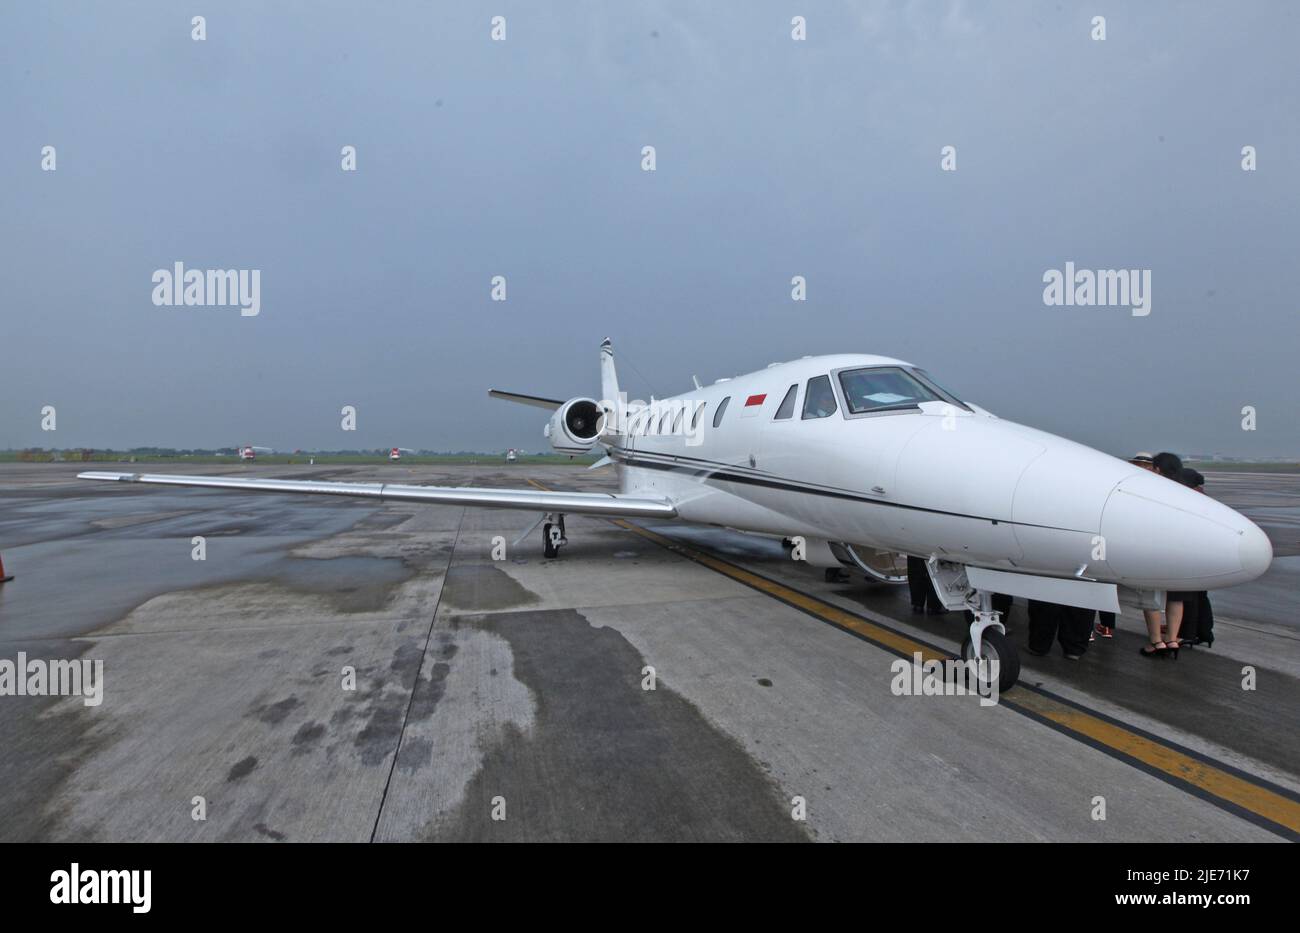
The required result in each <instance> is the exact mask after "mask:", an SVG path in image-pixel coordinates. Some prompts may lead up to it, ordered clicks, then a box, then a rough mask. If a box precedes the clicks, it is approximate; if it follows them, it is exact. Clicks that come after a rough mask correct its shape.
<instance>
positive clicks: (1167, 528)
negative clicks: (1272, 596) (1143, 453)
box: [1101, 474, 1273, 591]
mask: <svg viewBox="0 0 1300 933" xmlns="http://www.w3.org/2000/svg"><path fill="white" fill-rule="evenodd" d="M1101 531H1102V537H1103V538H1105V539H1106V549H1107V563H1108V564H1109V565H1110V567H1111V568H1112V569H1113V570H1115V571H1116V572H1117V573H1118V574H1119V575H1120V576H1121V577H1123V578H1124V579H1123V581H1122V582H1124V583H1126V584H1127V585H1129V586H1133V587H1137V588H1140V589H1157V590H1193V591H1195V590H1206V589H1215V588H1218V587H1223V586H1234V585H1236V584H1238V583H1245V582H1247V581H1249V580H1253V579H1255V578H1256V577H1258V576H1259V575H1260V574H1262V573H1263V572H1264V571H1265V570H1266V569H1268V566H1269V563H1270V562H1271V561H1272V559H1273V547H1272V545H1271V544H1270V543H1269V541H1268V538H1267V537H1266V536H1265V535H1264V532H1262V531H1261V530H1260V529H1259V528H1258V527H1257V526H1256V525H1255V524H1254V523H1253V522H1251V521H1249V520H1248V519H1247V518H1245V517H1244V516H1242V515H1240V514H1239V513H1237V512H1234V511H1233V510H1232V509H1230V508H1228V507H1227V506H1225V505H1223V504H1222V503H1219V502H1216V501H1215V500H1214V499H1211V498H1210V497H1209V496H1205V495H1202V494H1201V493H1198V492H1194V491H1192V490H1190V489H1187V488H1186V487H1184V486H1180V485H1178V484H1177V483H1174V482H1172V481H1171V480H1167V479H1164V478H1163V477H1159V476H1153V475H1149V474H1144V475H1142V476H1137V477H1131V478H1129V479H1125V480H1124V481H1123V482H1122V483H1120V484H1119V486H1118V487H1117V488H1116V489H1115V491H1114V492H1113V493H1112V494H1111V496H1110V498H1109V499H1108V500H1107V502H1106V507H1105V510H1104V512H1103V514H1102V523H1101Z"/></svg>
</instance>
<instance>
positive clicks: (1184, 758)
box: [528, 479, 1300, 842]
mask: <svg viewBox="0 0 1300 933" xmlns="http://www.w3.org/2000/svg"><path fill="white" fill-rule="evenodd" d="M528 482H529V483H530V484H531V485H533V486H535V487H537V488H538V489H541V490H543V491H548V492H549V491H550V490H549V489H548V488H547V487H546V486H543V485H542V484H541V483H538V482H536V481H534V480H531V479H530V480H529V481H528ZM609 521H611V522H612V523H613V524H615V525H617V526H619V527H620V528H626V529H627V530H628V531H631V532H633V533H634V534H637V535H639V536H641V537H642V538H645V539H646V540H648V541H652V542H653V543H655V544H657V545H659V546H660V547H663V548H665V549H666V550H669V551H672V552H674V553H676V554H680V555H681V556H682V557H685V558H687V559H688V560H691V561H693V562H695V563H697V564H700V565H702V566H704V567H707V568H709V569H710V570H714V571H716V572H718V573H720V574H722V575H724V576H726V577H730V578H731V579H732V580H735V581H736V582H737V583H740V584H743V585H744V586H747V587H749V588H750V589H754V590H758V591H759V592H760V593H764V594H766V595H768V596H770V597H772V598H773V599H775V600H777V601H779V602H782V603H785V604H786V605H787V606H790V607H792V608H794V609H798V610H799V611H801V612H803V613H805V614H807V615H810V616H812V617H813V618H815V619H818V620H819V621H822V622H825V623H827V624H830V625H833V626H835V627H836V628H838V629H840V630H841V631H844V632H847V633H849V634H850V635H853V636H855V637H857V638H860V639H862V640H863V641H866V642H869V643H871V644H873V645H875V646H876V647H878V648H883V649H884V650H886V651H889V652H891V653H892V654H896V655H898V656H899V657H903V658H907V659H911V658H912V657H913V656H914V655H915V654H916V653H917V652H920V654H921V657H922V659H923V660H925V661H932V660H939V661H941V660H945V659H948V658H952V657H953V655H952V654H951V653H950V652H948V651H946V650H945V649H943V648H940V647H939V646H937V645H931V644H928V643H926V642H923V641H920V640H918V639H916V638H913V637H912V636H910V635H907V634H905V633H903V632H900V631H897V630H895V629H893V628H890V627H888V626H885V625H881V624H880V623H878V622H874V621H872V620H870V619H868V618H867V617H865V616H862V615H860V614H858V613H856V612H850V611H849V610H847V609H842V608H840V607H839V606H836V605H834V604H832V603H828V602H826V601H825V600H822V599H819V598H818V597H816V596H812V595H810V594H808V593H804V592H801V591H799V590H796V589H792V588H791V587H789V586H786V585H785V584H784V583H779V582H777V581H776V580H773V579H771V578H769V577H765V576H763V575H762V574H758V573H754V572H753V571H752V570H746V569H745V568H743V567H740V566H738V565H736V564H733V563H731V562H730V561H727V560H723V559H722V558H719V557H714V556H713V555H711V554H707V553H705V552H703V551H699V550H696V549H695V548H693V547H690V546H688V545H685V544H681V543H680V542H677V541H674V540H673V539H671V538H668V537H665V536H664V535H661V534H658V533H657V532H654V531H651V530H649V529H648V528H643V527H641V526H640V525H636V524H633V523H632V522H629V521H627V520H625V519H609ZM998 705H999V706H1005V707H1007V708H1009V709H1012V710H1014V711H1015V712H1017V713H1020V714H1021V715H1023V716H1027V717H1028V718H1030V719H1032V720H1034V721H1035V722H1039V723H1041V724H1043V725H1045V726H1048V727H1049V728H1051V729H1054V730H1055V731H1057V732H1060V733H1061V734H1063V735H1068V736H1070V737H1071V738H1074V739H1077V740H1079V741H1081V742H1083V743H1085V744H1087V745H1090V746H1092V747H1093V748H1095V749H1097V750H1098V751H1101V752H1104V753H1105V754H1107V755H1109V756H1110V757H1112V758H1116V759H1118V760H1120V761H1123V762H1125V763H1126V764H1130V765H1132V766H1134V767H1136V768H1138V769H1139V770H1141V771H1145V772H1146V773H1147V774H1150V775H1152V776H1153V777H1157V778H1159V779H1160V780H1162V781H1164V782H1166V783H1167V784H1171V785H1173V786H1174V787H1177V788H1179V789H1180V790H1185V791H1188V792H1189V793H1191V794H1193V795H1195V796H1197V797H1200V798H1201V799H1203V800H1206V801H1208V802H1209V803H1212V804H1214V805H1215V806H1217V807H1219V808H1220V809H1223V810H1227V811H1228V812H1230V813H1233V814H1235V815H1236V816H1240V817H1241V818H1242V819H1245V820H1247V821H1248V822H1251V823H1253V824H1255V825H1256V826H1259V827H1261V828H1263V829H1267V830H1269V831H1270V832H1274V833H1277V834H1278V835H1279V836H1282V837H1284V838H1286V839H1290V840H1292V841H1293V842H1300V795H1297V794H1295V793H1293V792H1292V791H1290V790H1288V789H1287V788H1285V787H1281V786H1279V785H1276V784H1273V783H1272V782H1269V781H1266V780H1264V779H1263V778H1259V777H1256V776H1254V775H1252V774H1248V773H1246V772H1245V771H1242V770H1240V769H1238V768H1234V767H1232V766H1231V765H1227V764H1224V763H1223V762H1218V761H1215V760H1214V759H1212V758H1210V757H1208V756H1206V755H1203V754H1201V753H1200V752H1197V751H1194V750H1193V749H1190V748H1185V747H1183V746H1181V745H1178V744H1176V743H1174V742H1170V741H1169V740H1168V739H1164V738H1161V737H1159V736H1156V735H1153V734H1151V733H1149V732H1146V731H1144V730H1142V729H1139V728H1137V727H1135V726H1132V725H1128V724H1127V723H1124V722H1121V721H1120V720H1117V719H1113V718H1112V717H1110V716H1107V715H1105V714H1103V713H1099V712H1097V711H1095V710H1090V709H1087V708H1086V707H1083V706H1080V705H1079V704H1077V703H1074V702H1072V701H1070V700H1067V699H1065V698H1064V697H1061V696H1057V695H1056V694H1054V693H1052V692H1050V691H1048V690H1044V689H1042V688H1041V687H1031V686H1029V685H1027V684H1017V685H1016V686H1015V687H1013V688H1012V693H1011V695H1010V697H1008V696H1006V695H1003V696H1002V697H1001V698H1000V699H999V703H998Z"/></svg>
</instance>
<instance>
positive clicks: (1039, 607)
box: [1028, 599, 1093, 661]
mask: <svg viewBox="0 0 1300 933" xmlns="http://www.w3.org/2000/svg"><path fill="white" fill-rule="evenodd" d="M1092 617H1093V611H1092V610H1091V609H1079V608H1077V607H1075V606H1061V605H1058V604H1056V603H1047V602H1043V601H1042V600H1038V599H1031V600H1029V644H1028V648H1029V653H1030V654H1033V655H1037V656H1038V657H1040V658H1042V657H1046V656H1047V655H1048V654H1050V653H1051V650H1052V640H1053V639H1056V640H1057V641H1059V642H1060V643H1061V651H1062V652H1064V653H1065V658H1066V660H1068V661H1077V660H1079V659H1080V658H1081V657H1083V653H1084V652H1085V651H1087V650H1088V633H1089V632H1090V630H1091V629H1092Z"/></svg>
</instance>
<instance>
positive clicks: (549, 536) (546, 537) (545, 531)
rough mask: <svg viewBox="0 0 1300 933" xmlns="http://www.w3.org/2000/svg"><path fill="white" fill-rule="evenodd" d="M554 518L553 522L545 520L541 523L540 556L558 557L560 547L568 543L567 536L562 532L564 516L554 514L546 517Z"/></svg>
mask: <svg viewBox="0 0 1300 933" xmlns="http://www.w3.org/2000/svg"><path fill="white" fill-rule="evenodd" d="M552 517H554V518H555V521H554V522H549V521H548V522H546V523H544V524H543V525H542V556H543V557H559V556H560V548H561V547H563V546H564V545H566V544H568V543H569V539H568V537H567V536H566V535H565V534H564V516H563V515H556V516H550V515H548V516H547V518H552Z"/></svg>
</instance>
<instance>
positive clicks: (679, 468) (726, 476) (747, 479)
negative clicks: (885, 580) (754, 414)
mask: <svg viewBox="0 0 1300 933" xmlns="http://www.w3.org/2000/svg"><path fill="white" fill-rule="evenodd" d="M610 456H611V457H613V459H615V460H619V461H621V462H623V463H625V464H627V465H628V466H632V467H640V468H643V469H650V470H664V471H667V472H677V473H693V474H696V475H699V476H704V477H705V478H706V479H710V480H719V481H722V482H727V483H738V484H742V485H747V486H762V487H764V488H767V489H781V490H785V491H786V492H801V493H804V494H805V495H810V496H823V497H825V498H828V499H844V500H847V501H850V502H868V503H870V504H871V505H879V506H886V507H888V508H891V509H905V510H907V511H910V512H925V513H928V514H930V515H945V516H948V517H949V518H967V519H970V520H972V521H977V522H989V523H990V524H993V525H1018V526H1020V527H1022V528H1045V529H1048V530H1050V531H1074V532H1078V533H1079V534H1087V532H1086V531H1078V529H1075V528H1059V527H1056V526H1054V525H1035V524H1032V523H1030V522H1017V521H1012V520H1011V519H1006V518H989V517H987V516H983V515H967V514H965V513H963V512H949V511H946V510H944V509H932V508H928V507H926V506H923V505H907V504H905V503H902V502H883V501H881V500H880V499H872V498H871V497H869V496H863V495H860V494H858V493H852V492H840V491H837V490H834V489H825V488H822V487H818V486H810V485H806V484H803V483H798V482H795V481H793V480H787V479H781V478H779V477H770V475H769V476H754V475H750V474H746V473H736V472H734V471H733V470H732V469H731V468H730V467H728V466H727V465H725V464H721V463H711V462H710V461H705V460H696V459H694V458H687V459H691V460H692V461H693V462H694V463H698V464H700V466H687V465H684V464H681V463H669V462H664V461H660V460H651V459H649V458H647V457H646V456H645V455H643V454H633V455H631V456H629V455H628V454H627V453H626V452H624V451H622V450H615V449H611V450H610Z"/></svg>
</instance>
